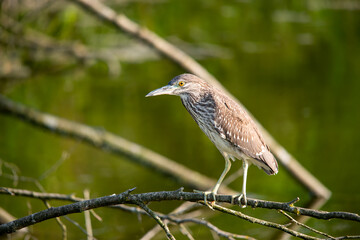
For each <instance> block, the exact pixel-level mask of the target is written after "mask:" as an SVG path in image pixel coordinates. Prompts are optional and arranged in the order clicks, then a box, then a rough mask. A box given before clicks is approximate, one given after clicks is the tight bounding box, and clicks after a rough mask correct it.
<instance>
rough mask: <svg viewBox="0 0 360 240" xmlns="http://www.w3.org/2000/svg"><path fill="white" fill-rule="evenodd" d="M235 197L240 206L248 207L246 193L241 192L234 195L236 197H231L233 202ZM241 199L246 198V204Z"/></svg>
mask: <svg viewBox="0 0 360 240" xmlns="http://www.w3.org/2000/svg"><path fill="white" fill-rule="evenodd" d="M235 198H236V199H237V201H238V203H239V206H240V207H241V208H246V206H247V199H246V193H241V194H240V195H238V196H234V197H233V198H232V199H231V203H232V204H234V202H235V201H234V200H235ZM241 199H244V203H245V204H244V205H243V204H242V201H241Z"/></svg>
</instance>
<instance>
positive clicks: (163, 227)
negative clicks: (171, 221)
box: [134, 199, 175, 240]
mask: <svg viewBox="0 0 360 240" xmlns="http://www.w3.org/2000/svg"><path fill="white" fill-rule="evenodd" d="M134 202H135V203H136V205H138V206H139V207H141V208H142V209H144V211H146V212H147V213H148V214H149V216H151V217H152V218H154V219H155V221H156V222H157V223H158V224H159V225H160V227H161V228H162V229H164V231H165V233H166V237H167V238H168V239H170V240H175V237H174V236H173V235H172V234H171V233H170V230H169V228H168V226H167V225H166V224H165V223H164V222H163V221H162V220H161V218H159V216H158V215H157V214H156V213H154V212H153V211H152V210H151V209H150V208H149V207H148V206H146V205H145V204H144V203H143V202H142V201H138V200H137V199H136V200H134Z"/></svg>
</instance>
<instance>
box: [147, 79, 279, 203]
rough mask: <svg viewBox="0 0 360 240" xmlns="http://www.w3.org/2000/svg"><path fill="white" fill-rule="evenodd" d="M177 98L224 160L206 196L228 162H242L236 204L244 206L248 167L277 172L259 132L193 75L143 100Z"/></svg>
mask: <svg viewBox="0 0 360 240" xmlns="http://www.w3.org/2000/svg"><path fill="white" fill-rule="evenodd" d="M164 94H167V95H177V96H180V98H181V101H182V103H183V105H184V106H185V108H186V110H187V111H188V112H189V113H190V115H191V116H192V118H193V119H194V120H195V122H196V123H197V124H198V125H199V127H200V128H201V130H202V131H203V132H204V133H205V134H206V135H207V136H208V137H209V139H210V140H211V141H212V142H213V143H214V144H215V146H216V147H217V149H218V150H219V151H220V153H221V154H222V155H223V156H224V158H225V169H224V171H223V172H222V174H221V176H220V178H219V180H218V181H217V183H216V185H215V186H214V188H213V189H212V191H211V192H205V194H204V195H205V199H204V200H205V203H206V195H207V194H208V193H211V194H213V196H214V199H215V194H216V193H217V191H218V189H219V187H220V184H221V182H222V181H223V179H224V177H225V175H226V174H227V172H228V171H229V169H230V167H231V161H230V159H232V160H235V158H237V159H241V160H242V161H243V170H244V172H243V186H242V192H241V195H239V202H240V203H241V202H242V201H241V199H243V202H244V206H246V202H247V201H246V178H247V171H248V166H249V164H251V163H252V164H255V165H256V166H258V167H259V168H262V169H263V170H264V171H265V172H266V173H267V174H269V175H274V174H276V173H277V172H278V164H277V162H276V159H275V158H274V156H273V155H272V154H271V152H270V150H269V147H268V146H267V145H266V143H265V141H264V139H263V137H262V135H261V133H260V131H259V129H258V128H257V126H256V124H255V123H254V121H253V120H252V119H251V117H250V116H249V115H248V113H247V112H246V111H245V110H244V109H243V108H242V107H240V106H239V104H237V103H236V102H235V101H234V100H233V99H231V98H230V97H229V96H227V95H226V94H225V93H224V92H223V91H221V90H220V89H217V88H215V87H214V86H211V85H210V84H209V83H207V82H205V81H204V80H202V79H200V78H199V77H197V76H195V75H192V74H182V75H179V76H176V77H175V78H173V79H172V80H171V81H170V82H169V83H168V85H166V86H164V87H162V88H159V89H156V90H154V91H152V92H150V93H149V94H147V95H146V97H152V96H157V95H164Z"/></svg>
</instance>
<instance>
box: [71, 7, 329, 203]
mask: <svg viewBox="0 0 360 240" xmlns="http://www.w3.org/2000/svg"><path fill="white" fill-rule="evenodd" d="M70 1H72V2H74V3H76V4H77V5H79V6H80V7H82V8H83V9H85V10H86V11H88V12H90V13H91V14H93V15H95V16H96V17H98V18H100V19H101V20H104V21H105V22H107V23H109V24H111V25H113V26H114V27H116V28H117V29H119V30H121V31H123V32H125V33H127V34H129V35H131V36H132V37H134V38H136V39H139V40H141V41H143V42H144V43H146V44H148V45H150V46H151V47H153V48H154V49H156V50H157V51H158V52H160V53H161V54H163V55H164V56H165V57H167V58H168V59H170V60H172V61H173V62H175V63H176V64H178V65H180V66H181V67H183V68H184V69H185V70H186V71H189V72H191V73H193V74H195V75H197V76H199V77H202V78H204V79H205V80H207V81H209V82H211V83H212V84H213V85H215V86H217V87H218V88H221V89H222V90H224V91H225V93H227V94H229V95H230V96H232V95H231V94H230V93H229V92H228V91H227V90H226V89H225V88H224V87H223V86H222V85H221V84H220V83H219V82H218V80H217V79H216V78H215V77H214V76H212V75H211V74H210V73H209V72H208V71H207V70H206V69H205V68H204V67H203V66H201V65H200V64H199V63H198V62H196V61H195V60H194V59H193V58H191V57H190V56H189V55H187V54H186V53H185V52H183V51H181V50H180V49H178V48H177V47H175V46H174V45H172V44H170V43H169V42H167V41H166V40H164V39H163V38H161V37H160V36H158V35H156V34H155V33H154V32H152V31H150V30H148V29H146V28H144V27H141V26H139V25H138V24H137V23H135V22H133V21H131V20H130V19H129V18H127V17H126V16H125V15H124V14H117V13H116V12H115V11H114V10H113V9H111V8H109V7H107V6H106V5H104V4H103V3H101V2H100V1H98V0H70ZM233 98H234V97H233ZM234 99H235V100H236V98H234ZM236 101H237V102H238V103H239V104H240V105H241V106H242V107H244V106H243V105H242V104H241V103H240V102H239V101H238V100H236ZM244 109H246V108H245V107H244ZM249 114H250V113H249ZM250 115H251V114H250ZM251 116H252V115H251ZM252 117H253V116H252ZM253 119H255V118H254V117H253ZM255 122H256V123H257V125H258V126H259V127H260V128H261V130H262V132H263V134H264V138H265V140H266V142H267V143H268V145H269V146H270V148H271V150H272V152H273V153H274V154H275V155H276V157H277V158H278V160H279V161H280V162H281V163H282V164H283V165H284V166H285V168H286V169H287V170H288V171H289V172H290V173H291V174H292V175H293V176H294V177H295V178H296V179H297V180H298V181H299V182H300V183H301V184H302V185H304V186H305V187H306V188H307V189H308V190H310V191H311V192H312V193H313V194H314V195H315V196H316V197H319V198H324V199H328V198H329V197H330V195H331V192H330V191H329V190H328V189H327V188H326V187H325V186H324V185H323V184H322V183H321V182H320V181H319V180H317V179H316V178H315V177H314V176H313V175H312V174H310V173H309V172H308V171H307V170H306V169H305V168H304V167H303V166H301V165H300V163H299V162H297V161H296V159H295V158H294V157H293V156H291V155H290V154H289V153H288V152H287V151H286V149H285V148H284V147H282V146H281V145H280V144H279V143H278V142H276V140H275V139H274V138H273V137H272V136H271V135H270V134H269V133H268V132H267V131H266V130H265V129H264V128H263V127H262V126H261V124H260V123H259V122H258V121H256V120H255Z"/></svg>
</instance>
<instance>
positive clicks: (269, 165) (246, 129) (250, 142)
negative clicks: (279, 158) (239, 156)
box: [214, 94, 278, 174]
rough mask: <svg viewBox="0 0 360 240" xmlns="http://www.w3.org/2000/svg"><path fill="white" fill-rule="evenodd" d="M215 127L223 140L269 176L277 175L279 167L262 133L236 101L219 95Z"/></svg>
mask: <svg viewBox="0 0 360 240" xmlns="http://www.w3.org/2000/svg"><path fill="white" fill-rule="evenodd" d="M217 96H219V97H218V99H216V104H217V112H216V113H215V119H214V121H215V127H216V129H217V131H218V133H219V134H220V135H221V136H222V138H223V139H225V140H227V141H228V142H230V143H231V144H232V145H233V146H235V147H236V148H238V150H240V151H241V152H242V153H244V154H245V155H246V156H248V157H250V158H252V159H255V160H257V161H255V162H254V163H255V164H256V165H258V166H259V167H261V168H262V169H263V170H264V171H265V172H266V173H267V174H276V173H277V172H278V165H277V162H276V159H275V157H274V156H273V155H272V154H271V152H270V150H269V147H268V146H267V145H266V143H265V141H264V139H263V137H262V135H261V133H260V132H259V130H258V128H257V127H256V125H255V123H254V122H253V121H252V119H251V118H250V116H249V115H248V113H247V112H246V111H245V110H244V109H242V108H241V107H240V106H239V105H238V104H237V103H236V102H235V101H234V100H232V99H230V98H228V97H226V96H224V95H221V94H218V95H217Z"/></svg>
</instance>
